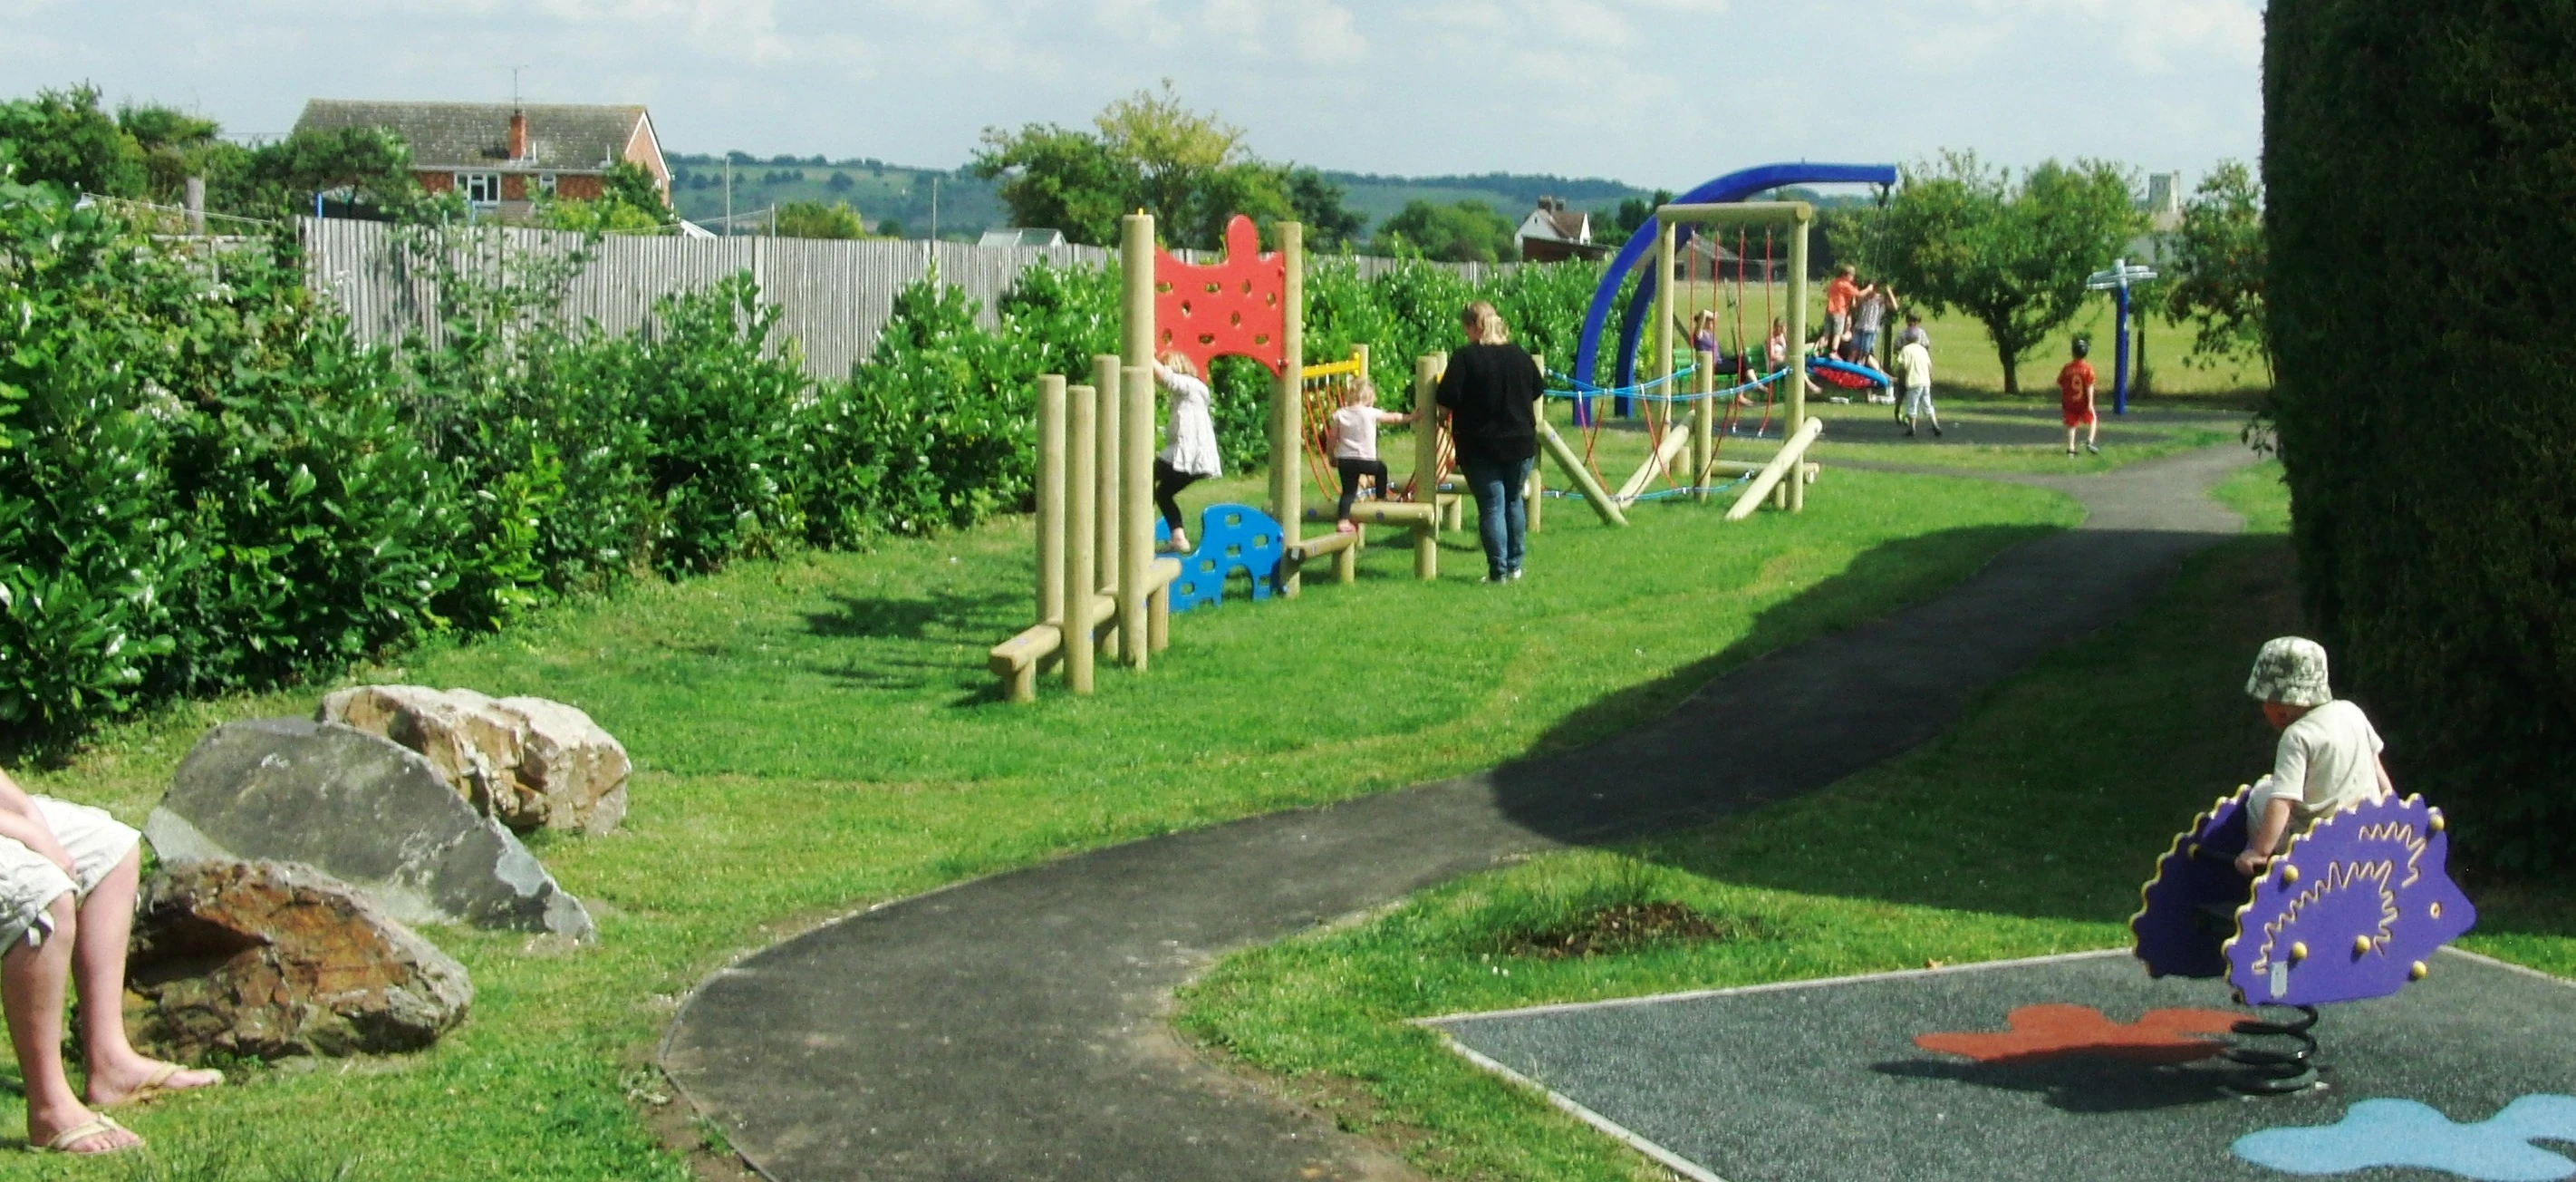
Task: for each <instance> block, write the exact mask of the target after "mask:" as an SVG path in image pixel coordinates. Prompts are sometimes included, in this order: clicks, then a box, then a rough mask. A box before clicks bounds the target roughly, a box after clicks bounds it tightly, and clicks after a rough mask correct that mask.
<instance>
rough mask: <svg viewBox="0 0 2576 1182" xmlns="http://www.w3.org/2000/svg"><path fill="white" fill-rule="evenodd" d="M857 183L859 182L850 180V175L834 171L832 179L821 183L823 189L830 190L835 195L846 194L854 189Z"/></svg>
mask: <svg viewBox="0 0 2576 1182" xmlns="http://www.w3.org/2000/svg"><path fill="white" fill-rule="evenodd" d="M858 183H859V182H857V181H854V180H851V179H850V174H848V173H846V172H839V171H835V172H834V173H833V174H832V179H830V180H828V181H825V182H823V187H824V188H826V189H830V190H831V191H833V192H835V193H847V192H849V191H850V190H851V189H852V188H854V187H856V186H857V185H858Z"/></svg>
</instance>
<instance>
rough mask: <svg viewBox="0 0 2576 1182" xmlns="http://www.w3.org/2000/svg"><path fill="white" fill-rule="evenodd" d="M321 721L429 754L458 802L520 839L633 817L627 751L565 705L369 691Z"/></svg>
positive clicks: (334, 705)
mask: <svg viewBox="0 0 2576 1182" xmlns="http://www.w3.org/2000/svg"><path fill="white" fill-rule="evenodd" d="M316 717H317V718H318V719H320V720H321V721H323V722H337V723H341V724H344V725H347V726H351V727H355V728H357V729H359V730H362V731H366V732H367V733H369V734H376V735H383V736H384V737H386V738H388V739H391V740H393V741H394V742H397V743H400V744H402V745H403V746H405V747H409V748H411V749H412V750H414V751H417V752H420V753H421V755H422V757H424V758H426V759H428V760H429V763H430V766H431V767H434V768H437V769H438V774H439V775H440V777H442V778H444V779H445V780H446V781H447V782H448V784H449V786H451V787H453V788H455V789H456V792H457V794H458V795H460V796H463V797H464V798H465V799H466V800H468V801H471V802H473V804H474V807H475V808H477V809H480V810H482V811H483V812H484V813H486V814H488V815H490V816H493V817H497V818H499V819H500V821H501V823H502V824H504V825H507V826H509V827H510V828H512V829H516V830H519V831H521V832H526V831H528V830H530V829H536V828H540V827H544V828H551V829H573V830H579V831H581V832H584V833H605V832H608V831H609V830H611V829H614V828H616V827H617V823H618V822H619V821H621V820H623V819H625V817H626V778H627V774H628V773H629V772H632V771H633V770H634V764H633V763H632V762H630V761H628V759H627V758H626V748H625V747H624V746H623V745H621V744H619V743H618V741H617V739H616V737H615V736H613V735H610V734H609V733H608V732H607V731H605V730H602V729H600V726H599V724H598V723H595V722H592V721H591V719H590V715H588V714H584V713H582V712H581V711H580V710H578V709H575V708H574V707H571V706H566V705H564V704H563V703H561V702H550V701H547V700H546V699H544V698H498V699H496V698H490V697H486V696H484V695H482V694H479V693H476V692H474V691H473V690H469V689H451V690H434V689H430V688H429V687H427V686H419V685H364V686H359V687H357V688H354V689H345V690H341V691H339V692H338V693H335V694H332V695H331V696H329V697H327V698H324V699H322V709H321V711H320V712H319V713H318V714H317V715H316Z"/></svg>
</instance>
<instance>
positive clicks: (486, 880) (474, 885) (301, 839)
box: [143, 718, 597, 940]
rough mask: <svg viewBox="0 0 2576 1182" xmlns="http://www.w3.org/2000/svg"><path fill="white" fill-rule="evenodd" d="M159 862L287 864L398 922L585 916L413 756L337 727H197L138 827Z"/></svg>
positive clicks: (513, 924) (541, 926)
mask: <svg viewBox="0 0 2576 1182" xmlns="http://www.w3.org/2000/svg"><path fill="white" fill-rule="evenodd" d="M143 833H144V836H146V837H149V838H150V839H151V840H152V848H153V849H154V850H155V851H156V852H158V853H159V854H160V855H161V860H162V861H163V862H164V863H167V864H170V865H174V866H179V865H186V864H188V863H192V862H256V861H273V862H297V863H302V864H304V865H307V866H311V867H313V868H315V869H317V870H320V871H321V872H322V873H324V874H327V875H330V876H331V877H333V878H337V879H340V880H341V881H343V882H346V883H348V884H349V885H351V886H353V887H356V888H357V889H358V890H359V891H361V892H362V893H364V894H365V895H366V896H367V897H368V899H370V900H371V901H373V902H374V903H375V904H376V905H377V906H378V907H381V908H383V909H384V911H385V912H386V913H387V914H389V915H391V916H392V917H393V918H395V919H397V920H400V921H402V922H404V923H410V924H423V923H469V924H473V925H475V926H477V927H486V928H504V929H512V930H518V931H532V932H552V933H556V934H558V935H565V936H571V937H573V938H575V939H579V940H589V939H592V938H594V937H595V936H596V934H597V933H596V930H595V929H594V927H593V925H592V924H591V920H590V913H589V912H588V911H585V910H584V909H583V908H582V905H581V902H580V901H579V900H577V899H575V898H573V897H572V896H571V895H569V894H566V893H564V891H563V889H562V888H560V887H558V886H556V885H555V880H554V877H553V876H552V875H549V874H547V873H546V868H545V867H544V866H543V865H541V864H539V863H538V861H537V858H536V855H534V854H531V853H529V852H528V848H527V847H526V846H523V845H521V844H519V839H518V838H516V837H513V836H511V834H510V831H509V830H508V829H505V828H503V827H502V826H501V824H500V823H499V822H498V821H495V820H493V819H492V818H490V817H486V816H483V815H481V814H479V813H477V812H475V810H474V806H473V805H471V804H468V803H466V801H465V800H464V799H463V798H461V797H459V796H457V794H456V792H455V790H454V789H452V788H450V787H449V786H448V784H447V782H446V781H445V780H444V779H442V778H440V776H439V774H438V771H437V769H435V768H433V767H431V766H430V764H429V761H428V760H426V759H423V758H422V757H421V756H420V755H419V754H418V753H416V752H413V751H409V750H406V749H404V748H402V747H400V746H398V745H396V744H394V743H392V742H389V741H387V740H385V739H382V738H379V737H377V736H375V735H370V734H366V733H364V732H362V731H356V730H352V729H350V728H348V727H345V726H341V725H339V724H337V723H319V722H308V721H306V720H304V719H300V718H269V719H260V720H257V721H252V722H235V723H227V724H225V725H223V726H219V727H216V728H215V729H214V730H212V731H209V732H207V734H206V737H205V738H203V739H200V740H198V741H197V746H196V748H195V749H194V750H191V751H189V752H188V757H187V758H186V759H185V760H183V761H181V762H180V764H179V772H178V775H177V776H176V777H174V779H173V781H172V783H171V786H170V792H169V795H167V796H164V797H162V798H161V805H160V807H158V808H156V809H153V810H152V815H151V817H149V818H148V819H146V820H145V821H144V823H143Z"/></svg>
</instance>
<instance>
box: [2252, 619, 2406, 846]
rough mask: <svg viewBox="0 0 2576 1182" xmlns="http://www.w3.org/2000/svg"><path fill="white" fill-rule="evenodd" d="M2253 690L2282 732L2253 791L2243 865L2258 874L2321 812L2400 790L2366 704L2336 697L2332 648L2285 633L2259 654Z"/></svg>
mask: <svg viewBox="0 0 2576 1182" xmlns="http://www.w3.org/2000/svg"><path fill="white" fill-rule="evenodd" d="M2245 692H2246V693H2247V694H2249V695H2251V696H2252V697H2253V698H2254V700H2255V701H2257V702H2260V703H2262V704H2263V721H2265V722H2268V723H2270V724H2272V729H2273V730H2276V731H2279V732H2281V742H2280V746H2279V747H2278V748H2277V749H2276V750H2275V753H2274V755H2273V757H2272V771H2271V773H2270V774H2269V775H2266V776H2264V777H2263V778H2262V779H2260V780H2256V781H2254V786H2253V788H2252V789H2251V790H2250V791H2248V792H2247V793H2246V794H2245V835H2246V840H2245V852H2244V853H2242V854H2239V855H2237V858H2236V869H2237V871H2238V872H2239V873H2242V874H2245V875H2248V876H2251V875H2255V874H2260V873H2262V872H2263V867H2264V866H2265V865H2266V864H2267V863H2269V862H2270V861H2271V859H2272V858H2273V856H2274V855H2276V854H2279V853H2280V852H2281V851H2283V850H2285V849H2287V848H2288V846H2289V841H2290V838H2292V837H2294V836H2296V835H2298V834H2300V833H2304V832H2306V831H2307V829H2308V827H2309V826H2311V825H2314V824H2316V822H2317V820H2318V819H2319V818H2321V817H2328V816H2332V815H2334V813H2335V812H2336V811H2337V810H2340V809H2343V808H2345V807H2347V806H2349V805H2356V804H2361V803H2364V802H2367V801H2373V800H2377V799H2380V798H2381V797H2383V796H2386V795H2388V794H2389V793H2392V792H2394V791H2396V787H2395V786H2394V785H2392V784H2390V783H2389V781H2388V768H2387V766H2386V765H2385V764H2382V763H2381V762H2380V761H2379V753H2380V751H2381V750H2382V748H2383V747H2384V746H2385V744H2383V743H2381V742H2380V739H2379V732H2378V731H2376V730H2374V729H2372V728H2371V725H2370V719H2369V717H2368V716H2367V715H2364V714H2363V713H2362V712H2361V707H2359V706H2355V705H2353V704H2352V703H2350V702H2346V701H2342V700H2340V699H2337V698H2336V697H2335V696H2334V690H2333V689H2332V688H2331V687H2330V686H2329V685H2328V684H2327V681H2326V650H2325V648H2324V647H2323V646H2321V645H2319V644H2318V643H2317V642H2316V641H2313V640H2308V639H2305V638H2303V637H2297V636H2283V637H2280V638H2278V639H2276V640H2270V641H2266V642H2264V644H2263V649H2262V651H2261V652H2259V653H2257V654H2255V657H2254V672H2253V674H2252V675H2251V676H2249V677H2247V678H2246V679H2245Z"/></svg>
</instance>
